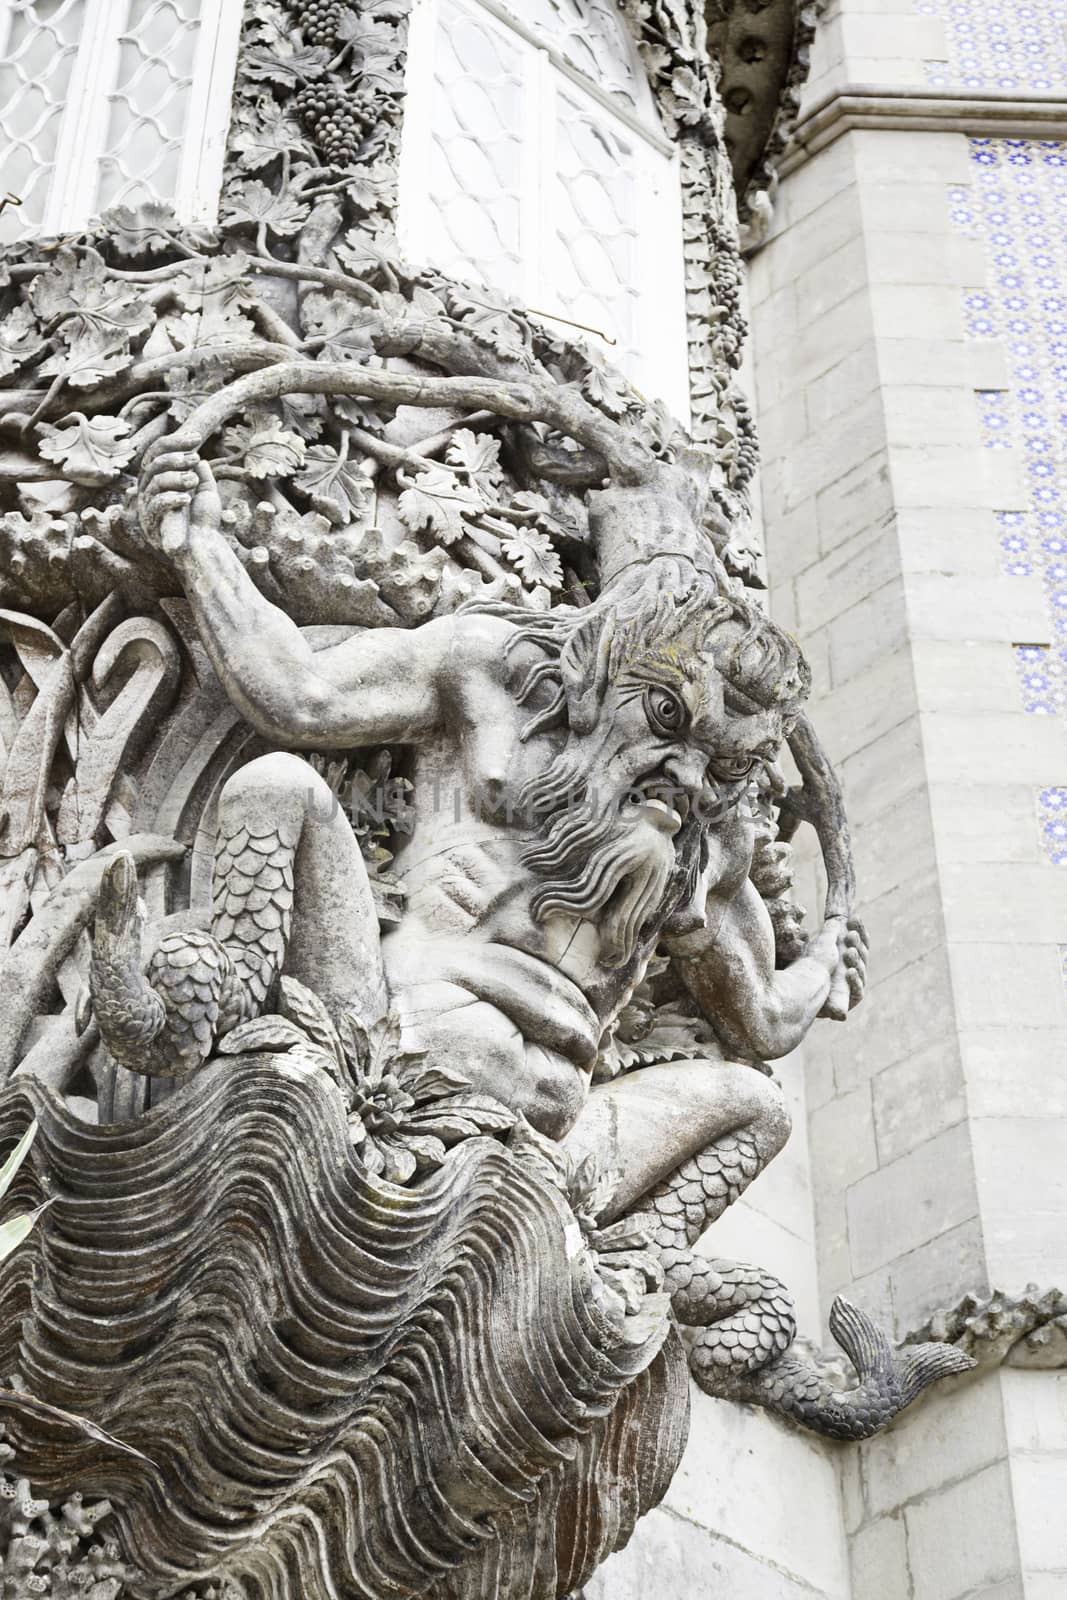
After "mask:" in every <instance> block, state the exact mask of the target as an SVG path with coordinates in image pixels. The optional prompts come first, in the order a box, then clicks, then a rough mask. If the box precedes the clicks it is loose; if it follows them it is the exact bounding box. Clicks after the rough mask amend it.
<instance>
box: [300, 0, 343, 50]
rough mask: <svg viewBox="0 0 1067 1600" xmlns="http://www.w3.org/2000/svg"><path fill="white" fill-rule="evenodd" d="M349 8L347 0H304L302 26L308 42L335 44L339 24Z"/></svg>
mask: <svg viewBox="0 0 1067 1600" xmlns="http://www.w3.org/2000/svg"><path fill="white" fill-rule="evenodd" d="M347 9H348V7H347V5H346V3H345V0H304V3H303V5H302V6H301V8H300V26H301V29H302V31H303V34H304V38H305V39H306V40H307V42H308V44H325V45H332V44H335V43H336V41H337V27H338V24H339V23H340V21H341V18H342V16H343V15H344V13H345V11H346V10H347Z"/></svg>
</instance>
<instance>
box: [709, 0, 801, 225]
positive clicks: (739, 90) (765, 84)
mask: <svg viewBox="0 0 1067 1600" xmlns="http://www.w3.org/2000/svg"><path fill="white" fill-rule="evenodd" d="M819 9H820V7H819V6H818V5H817V4H815V3H813V0H804V3H801V0H709V4H708V8H707V10H708V37H709V43H710V44H711V47H712V49H713V52H714V54H715V56H716V57H717V59H718V61H719V63H720V64H721V73H722V76H721V82H720V91H721V94H722V101H723V106H724V109H725V113H726V122H725V129H724V136H725V140H726V147H727V149H728V151H729V153H730V161H731V165H732V167H733V173H734V183H735V186H736V189H737V196H738V213H739V216H740V218H741V221H742V222H744V223H748V224H749V225H750V229H751V226H752V224H753V223H756V222H757V219H759V218H760V217H761V216H762V215H764V214H765V213H768V212H769V207H770V201H771V198H772V197H773V194H774V189H775V186H776V183H777V175H776V167H777V163H778V158H779V157H780V156H781V154H782V152H783V151H784V150H785V149H786V148H787V146H788V145H789V142H790V137H791V135H792V131H793V128H794V126H795V124H796V119H797V116H798V113H799V111H800V101H801V94H802V91H803V87H804V84H805V82H806V80H807V76H808V66H809V59H810V50H811V44H812V40H813V39H814V37H815V26H816V18H817V15H818V12H819Z"/></svg>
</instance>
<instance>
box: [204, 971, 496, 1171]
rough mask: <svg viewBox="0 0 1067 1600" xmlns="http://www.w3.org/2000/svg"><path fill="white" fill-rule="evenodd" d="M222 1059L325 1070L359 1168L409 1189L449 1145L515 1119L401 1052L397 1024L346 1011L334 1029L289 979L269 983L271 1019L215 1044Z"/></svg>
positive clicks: (449, 1075) (421, 1056)
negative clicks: (344, 1114)
mask: <svg viewBox="0 0 1067 1600" xmlns="http://www.w3.org/2000/svg"><path fill="white" fill-rule="evenodd" d="M218 1048H219V1052H220V1054H222V1055H239V1054H242V1053H244V1052H247V1051H271V1052H284V1053H286V1054H288V1055H291V1056H293V1057H296V1058H298V1059H301V1060H303V1061H305V1062H308V1063H309V1064H312V1065H315V1066H318V1067H320V1068H322V1069H323V1070H325V1071H327V1072H329V1073H330V1075H331V1076H332V1077H333V1078H334V1079H336V1081H337V1082H338V1083H339V1084H340V1085H341V1087H342V1088H343V1089H344V1090H345V1091H346V1093H347V1095H348V1100H349V1104H348V1128H349V1134H350V1136H351V1139H352V1143H353V1145H354V1146H355V1147H356V1148H357V1149H358V1151H359V1155H360V1159H361V1160H362V1162H363V1164H364V1166H365V1167H366V1169H367V1171H368V1172H369V1173H370V1174H371V1175H372V1176H374V1177H381V1178H385V1179H386V1181H387V1182H389V1183H409V1182H410V1181H411V1180H412V1179H413V1178H416V1177H423V1176H425V1175H426V1174H427V1173H429V1172H433V1171H435V1170H436V1168H438V1167H439V1166H441V1164H442V1163H443V1161H444V1159H445V1156H446V1155H447V1153H448V1151H449V1150H450V1149H451V1148H452V1146H453V1145H456V1144H459V1143H460V1142H461V1141H462V1140H463V1139H473V1138H474V1137H475V1136H476V1135H477V1134H498V1133H506V1132H507V1131H508V1129H509V1128H511V1127H512V1125H513V1124H514V1122H515V1115H514V1113H513V1112H511V1111H509V1110H508V1109H507V1107H506V1106H504V1105H501V1103H500V1102H499V1101H498V1100H494V1099H492V1098H491V1097H490V1096H489V1095H482V1094H475V1093H474V1092H473V1091H472V1090H471V1086H470V1083H469V1082H468V1080H467V1079H466V1078H462V1077H460V1076H459V1075H458V1074H457V1073H454V1072H450V1071H448V1070H447V1069H446V1068H444V1067H440V1066H436V1065H434V1064H432V1063H428V1062H427V1060H426V1055H425V1052H424V1051H405V1050H403V1049H402V1048H401V1043H400V1024H399V1023H398V1022H397V1020H396V1018H395V1017H392V1016H387V1017H383V1018H381V1019H380V1020H379V1021H377V1022H375V1023H372V1024H371V1026H370V1027H369V1028H368V1027H367V1026H366V1025H365V1024H364V1023H363V1022H362V1021H361V1019H360V1018H359V1017H357V1016H356V1014H355V1013H354V1012H352V1011H349V1012H347V1013H346V1014H345V1015H344V1017H343V1018H342V1019H341V1023H340V1026H339V1027H335V1026H334V1023H333V1019H332V1018H331V1016H330V1014H329V1012H328V1011H327V1009H326V1007H325V1006H324V1005H323V1003H322V1001H321V1000H320V999H319V998H318V996H317V995H315V994H313V993H312V992H311V990H310V989H307V988H305V986H304V985H303V984H302V983H298V982H297V981H296V979H295V978H283V979H282V980H281V983H280V985H279V1004H278V1012H277V1013H276V1014H273V1015H270V1016H265V1017H258V1018H256V1019H255V1020H254V1021H252V1022H244V1023H241V1024H240V1026H239V1027H236V1028H234V1029H233V1031H232V1032H231V1033H228V1034H227V1035H226V1037H225V1038H224V1039H222V1040H220V1042H219V1047H218Z"/></svg>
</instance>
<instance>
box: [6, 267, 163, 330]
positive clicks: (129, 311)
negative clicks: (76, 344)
mask: <svg viewBox="0 0 1067 1600" xmlns="http://www.w3.org/2000/svg"><path fill="white" fill-rule="evenodd" d="M30 303H31V305H32V306H33V309H34V310H35V311H36V313H37V315H38V316H39V317H40V319H41V321H42V322H44V323H46V324H48V323H53V322H59V323H60V325H61V332H62V335H63V337H64V338H67V339H69V340H71V341H73V340H74V339H76V338H78V337H79V335H81V334H84V333H87V332H91V331H95V332H97V333H100V334H103V335H106V336H107V337H108V338H110V339H112V340H114V339H115V338H116V336H117V335H119V334H122V333H125V334H132V333H145V332H147V330H148V329H149V328H150V327H151V326H152V324H153V322H154V321H155V312H154V311H153V309H152V307H151V305H150V304H149V303H148V301H147V300H145V299H144V298H143V297H142V296H141V294H140V292H139V291H138V290H137V289H136V288H134V287H131V285H130V284H128V283H123V282H121V281H119V280H117V279H113V278H109V277H108V276H107V266H106V264H105V262H104V259H103V257H102V256H101V255H100V254H99V252H98V251H96V250H92V249H85V250H82V251H80V252H75V251H74V250H67V249H62V250H59V251H57V253H56V257H55V261H54V262H53V264H52V265H51V266H49V267H48V268H46V269H45V271H44V272H39V273H38V274H37V276H36V277H35V278H34V280H33V283H32V285H31V286H30Z"/></svg>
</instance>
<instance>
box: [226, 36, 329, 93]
mask: <svg viewBox="0 0 1067 1600" xmlns="http://www.w3.org/2000/svg"><path fill="white" fill-rule="evenodd" d="M291 28H292V22H291V21H290V20H289V19H288V18H286V21H285V23H284V24H283V25H282V27H281V28H280V29H279V34H280V35H281V36H280V37H277V38H275V39H274V40H272V42H271V44H270V45H269V46H257V45H253V46H252V48H251V49H249V50H245V51H244V54H243V57H242V61H241V67H242V70H243V71H244V73H245V75H246V76H247V77H249V78H252V79H254V80H255V81H256V82H261V83H273V84H276V85H278V87H280V88H285V89H295V88H296V86H297V85H298V84H300V83H308V82H310V81H312V80H313V79H315V78H321V76H322V74H323V72H324V71H325V70H326V67H327V66H328V65H329V61H330V52H329V51H328V50H327V49H325V48H324V47H323V46H322V45H311V46H308V47H306V48H303V49H299V50H298V49H297V48H296V46H295V45H294V44H293V43H292V41H291V40H290V39H288V38H286V37H284V33H285V32H288V31H289V30H290V29H291Z"/></svg>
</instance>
